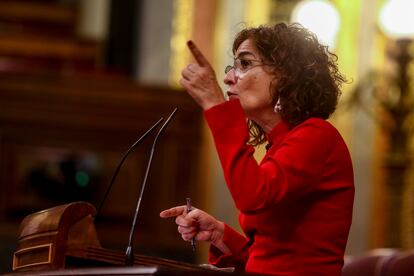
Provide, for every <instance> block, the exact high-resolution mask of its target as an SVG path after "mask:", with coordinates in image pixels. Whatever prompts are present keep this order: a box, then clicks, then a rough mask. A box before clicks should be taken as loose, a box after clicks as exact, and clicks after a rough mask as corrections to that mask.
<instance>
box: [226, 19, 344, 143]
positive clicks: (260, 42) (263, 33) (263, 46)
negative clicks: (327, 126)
mask: <svg viewBox="0 0 414 276" xmlns="http://www.w3.org/2000/svg"><path fill="white" fill-rule="evenodd" d="M247 39H251V40H252V42H253V43H254V45H255V46H256V48H257V50H258V52H259V54H260V56H261V58H262V60H263V63H265V64H266V65H268V66H266V68H268V69H267V70H270V72H269V73H271V74H273V75H274V76H275V78H274V79H273V81H272V87H270V93H271V96H272V99H273V104H274V105H275V104H276V102H277V101H278V100H279V102H280V105H281V110H280V112H279V113H280V114H281V117H282V119H283V120H284V121H285V122H287V123H288V125H289V127H290V128H293V127H295V126H296V125H298V124H300V123H302V122H303V121H305V120H306V119H308V118H310V117H318V118H322V119H327V118H329V116H330V115H331V114H332V113H333V112H334V111H335V109H336V106H337V104H338V98H339V95H340V94H341V92H340V87H341V85H342V84H343V83H344V82H346V79H345V77H344V76H343V75H341V74H340V72H339V70H338V65H337V60H338V57H337V56H336V55H335V54H333V53H331V52H330V51H329V50H328V47H327V46H324V45H322V44H320V43H319V42H318V39H317V37H316V36H315V34H313V33H312V32H310V31H308V30H307V29H305V28H304V27H303V26H301V25H300V24H298V23H293V24H289V25H287V24H285V23H279V24H276V25H273V26H265V25H262V26H259V27H256V28H247V29H244V30H242V31H240V32H239V33H238V34H237V35H236V38H235V40H234V43H233V53H236V51H237V49H238V48H239V46H240V44H241V43H242V42H243V41H245V40H247ZM249 130H250V135H251V139H250V141H249V144H251V145H253V146H256V145H259V144H262V143H264V142H265V141H266V135H265V132H264V130H263V129H262V128H261V127H260V126H259V125H258V124H257V123H256V122H254V121H252V120H249Z"/></svg>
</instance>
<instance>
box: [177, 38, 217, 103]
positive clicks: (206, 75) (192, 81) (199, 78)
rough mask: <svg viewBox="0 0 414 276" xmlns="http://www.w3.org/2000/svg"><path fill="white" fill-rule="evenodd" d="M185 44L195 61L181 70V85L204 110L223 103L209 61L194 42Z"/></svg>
mask: <svg viewBox="0 0 414 276" xmlns="http://www.w3.org/2000/svg"><path fill="white" fill-rule="evenodd" d="M187 46H188V48H189V49H190V51H191V53H192V55H193V57H194V59H195V60H196V62H197V63H196V64H194V63H190V64H189V65H188V66H187V67H186V68H184V69H183V70H182V71H181V75H182V78H181V79H180V84H181V86H182V87H183V88H184V89H185V90H186V91H187V92H188V94H190V96H191V97H192V98H193V99H194V100H195V101H196V102H197V103H198V104H199V105H200V106H201V107H202V108H203V109H204V110H206V109H209V108H211V107H213V106H215V105H217V104H220V103H223V102H224V101H225V98H224V95H223V92H222V91H221V88H220V86H219V85H218V82H217V79H216V74H215V72H214V70H213V68H212V67H211V65H210V63H209V62H208V60H207V59H206V58H205V57H204V55H203V54H202V53H201V51H200V50H199V49H198V47H197V46H196V45H195V44H194V42H192V41H191V40H190V41H188V42H187Z"/></svg>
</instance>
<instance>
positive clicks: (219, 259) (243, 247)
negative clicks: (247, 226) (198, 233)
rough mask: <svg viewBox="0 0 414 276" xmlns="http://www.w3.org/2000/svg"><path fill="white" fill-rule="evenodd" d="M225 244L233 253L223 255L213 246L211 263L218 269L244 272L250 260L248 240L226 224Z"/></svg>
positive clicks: (210, 255)
mask: <svg viewBox="0 0 414 276" xmlns="http://www.w3.org/2000/svg"><path fill="white" fill-rule="evenodd" d="M223 242H224V243H225V244H226V245H227V246H228V247H229V249H230V250H231V252H232V253H231V254H223V252H221V251H220V250H219V249H218V248H216V247H215V246H213V245H211V246H210V252H209V258H208V261H209V263H210V264H212V265H215V266H217V267H235V269H236V270H237V271H244V267H245V265H246V261H247V258H248V249H249V241H248V239H247V238H246V237H244V236H242V235H240V234H239V233H238V232H236V231H235V230H234V229H232V228H231V227H229V226H228V225H227V224H225V225H224V236H223Z"/></svg>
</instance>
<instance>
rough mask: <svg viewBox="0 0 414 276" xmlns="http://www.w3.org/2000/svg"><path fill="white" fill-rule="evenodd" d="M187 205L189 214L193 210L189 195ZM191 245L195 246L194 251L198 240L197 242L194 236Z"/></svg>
mask: <svg viewBox="0 0 414 276" xmlns="http://www.w3.org/2000/svg"><path fill="white" fill-rule="evenodd" d="M185 200H186V206H187V210H186V211H187V214H188V213H190V212H191V210H192V207H191V198H189V197H187V198H186V199H185ZM191 247H192V248H193V251H195V249H196V242H195V237H193V238H192V239H191Z"/></svg>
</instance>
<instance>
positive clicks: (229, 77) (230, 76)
mask: <svg viewBox="0 0 414 276" xmlns="http://www.w3.org/2000/svg"><path fill="white" fill-rule="evenodd" d="M236 82H237V77H236V74H235V71H234V68H233V69H231V70H230V71H228V72H227V73H226V75H225V76H224V83H225V84H227V85H231V84H235V83H236Z"/></svg>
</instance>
